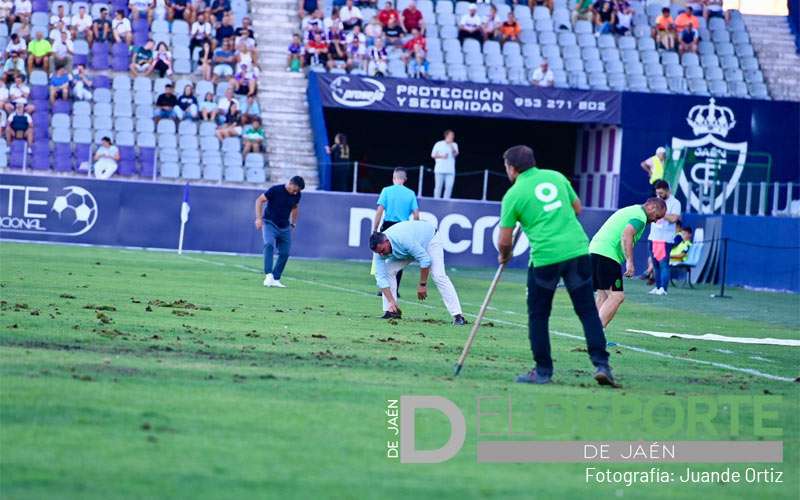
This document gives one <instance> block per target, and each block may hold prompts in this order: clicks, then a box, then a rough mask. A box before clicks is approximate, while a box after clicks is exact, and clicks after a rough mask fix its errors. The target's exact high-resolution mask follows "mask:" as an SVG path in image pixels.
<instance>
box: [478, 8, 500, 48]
mask: <svg viewBox="0 0 800 500" xmlns="http://www.w3.org/2000/svg"><path fill="white" fill-rule="evenodd" d="M501 25H502V23H501V22H500V17H499V16H498V14H497V6H496V5H495V4H491V6H490V7H489V15H488V16H486V20H485V21H484V22H483V28H482V29H483V39H484V40H497V39H498V38H500V26H501Z"/></svg>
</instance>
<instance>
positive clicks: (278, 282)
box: [272, 280, 286, 288]
mask: <svg viewBox="0 0 800 500" xmlns="http://www.w3.org/2000/svg"><path fill="white" fill-rule="evenodd" d="M272 286H273V287H274V288H286V285H284V284H283V283H281V280H272Z"/></svg>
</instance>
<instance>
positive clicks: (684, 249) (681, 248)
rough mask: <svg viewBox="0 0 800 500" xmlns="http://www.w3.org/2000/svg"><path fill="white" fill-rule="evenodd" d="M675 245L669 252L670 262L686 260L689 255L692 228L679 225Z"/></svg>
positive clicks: (675, 262)
mask: <svg viewBox="0 0 800 500" xmlns="http://www.w3.org/2000/svg"><path fill="white" fill-rule="evenodd" d="M676 240H679V241H677V242H676V244H675V246H674V247H673V248H672V250H671V251H670V252H669V261H670V264H677V263H680V262H686V258H687V257H688V256H689V249H690V248H691V247H692V228H691V227H689V226H681V228H680V231H679V232H678V237H677V238H676Z"/></svg>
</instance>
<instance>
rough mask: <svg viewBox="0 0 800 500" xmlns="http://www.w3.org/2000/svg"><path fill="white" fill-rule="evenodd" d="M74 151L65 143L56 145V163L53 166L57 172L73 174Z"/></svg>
mask: <svg viewBox="0 0 800 500" xmlns="http://www.w3.org/2000/svg"><path fill="white" fill-rule="evenodd" d="M71 157H72V150H71V148H70V145H69V144H65V143H60V142H57V143H56V150H55V155H54V158H55V161H54V162H53V166H54V167H55V169H56V172H71V171H72V161H71Z"/></svg>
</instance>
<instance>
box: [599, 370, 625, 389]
mask: <svg viewBox="0 0 800 500" xmlns="http://www.w3.org/2000/svg"><path fill="white" fill-rule="evenodd" d="M594 379H595V380H596V381H597V383H598V384H600V385H610V386H611V387H619V385H617V382H616V381H615V380H614V376H613V375H611V368H609V367H608V366H599V367H598V368H597V371H596V372H594Z"/></svg>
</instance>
